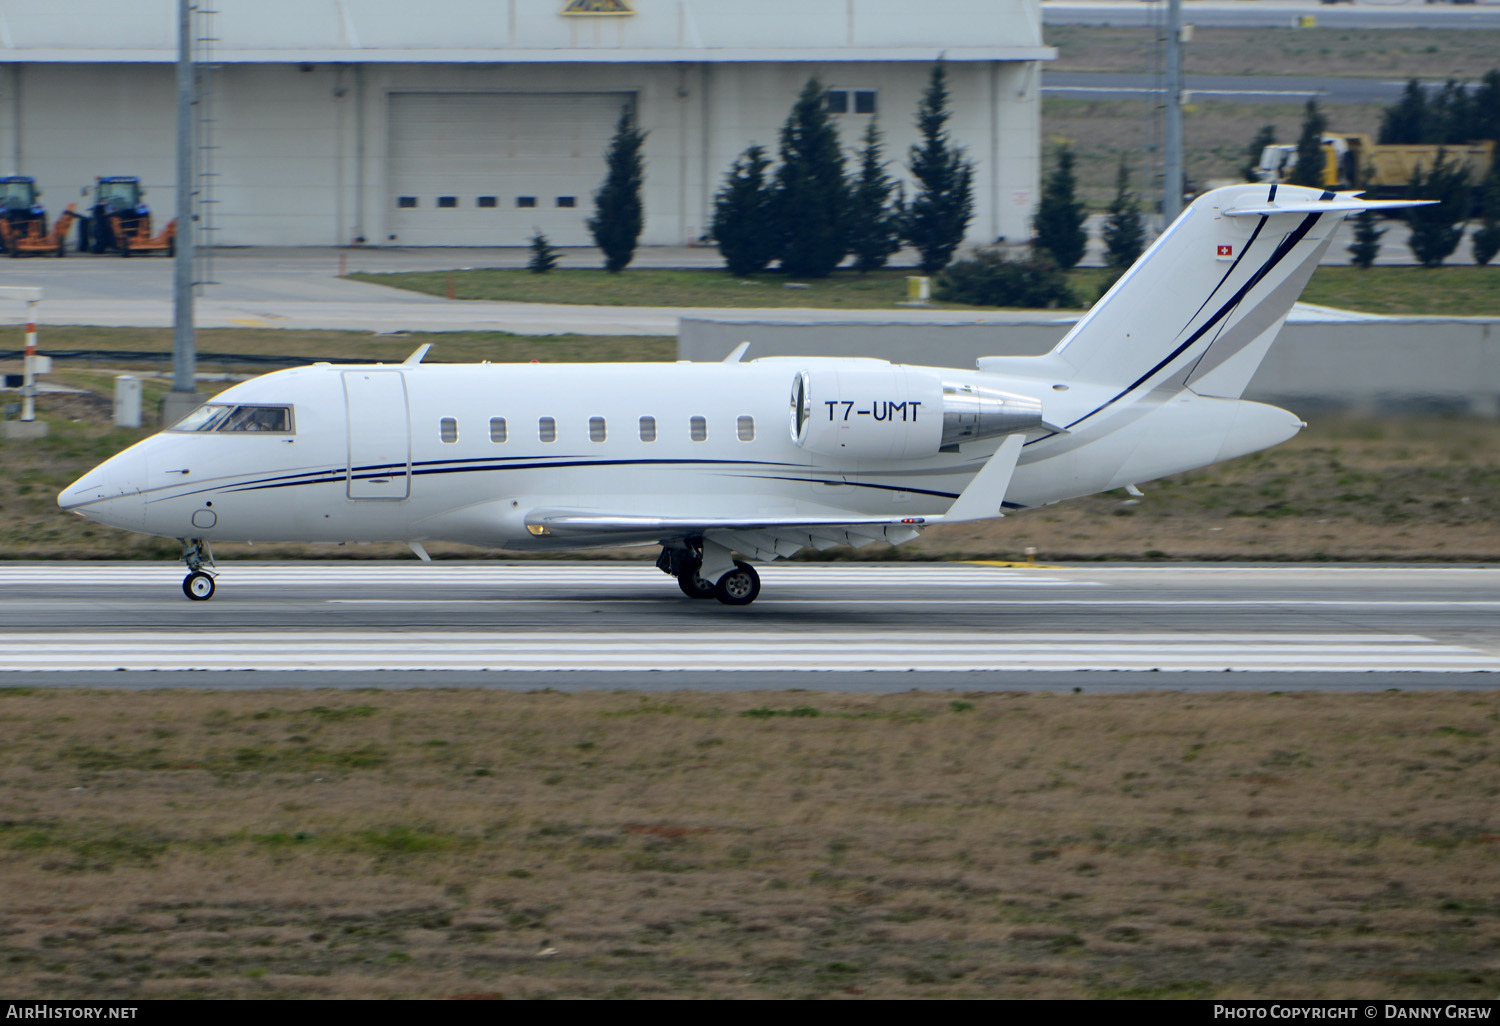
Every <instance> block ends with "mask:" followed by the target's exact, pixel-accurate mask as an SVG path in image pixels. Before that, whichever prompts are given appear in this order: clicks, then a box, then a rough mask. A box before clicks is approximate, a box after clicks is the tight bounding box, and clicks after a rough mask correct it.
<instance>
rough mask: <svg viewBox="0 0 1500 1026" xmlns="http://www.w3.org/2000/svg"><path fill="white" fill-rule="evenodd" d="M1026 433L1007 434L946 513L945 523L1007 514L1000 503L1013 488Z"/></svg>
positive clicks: (944, 516)
mask: <svg viewBox="0 0 1500 1026" xmlns="http://www.w3.org/2000/svg"><path fill="white" fill-rule="evenodd" d="M1025 441H1026V436H1025V435H1006V436H1005V441H1003V442H1001V443H1000V448H998V449H996V450H995V455H993V456H991V457H990V461H989V462H988V463H986V464H985V465H984V466H983V467H982V468H981V469H980V471H979V473H977V474H975V475H974V480H972V481H970V482H969V487H967V488H965V489H964V491H963V494H962V495H960V496H959V497H958V498H956V499H954V500H953V505H951V506H949V507H948V512H946V513H944V514H943V516H942V522H943V523H945V524H960V523H964V522H966V521H969V520H990V519H992V518H994V517H1000V516H1004V515H1005V514H1004V513H1002V512H1001V510H1000V506H1001V504H1002V503H1004V502H1005V492H1006V490H1007V489H1009V488H1010V479H1011V475H1012V474H1014V473H1015V472H1016V462H1017V461H1018V460H1019V459H1020V458H1021V444H1022V443H1023V442H1025Z"/></svg>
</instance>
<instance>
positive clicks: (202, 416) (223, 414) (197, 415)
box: [171, 403, 292, 435]
mask: <svg viewBox="0 0 1500 1026" xmlns="http://www.w3.org/2000/svg"><path fill="white" fill-rule="evenodd" d="M171 430H173V431H246V432H249V431H256V432H268V433H270V434H278V435H289V434H291V433H292V408H291V407H290V406H249V405H244V406H231V405H228V404H226V403H209V404H207V405H205V406H200V407H198V408H197V409H196V410H194V411H193V412H192V413H189V414H188V415H187V416H186V417H184V418H182V420H180V421H178V422H177V423H176V424H174V425H173V426H172V428H171Z"/></svg>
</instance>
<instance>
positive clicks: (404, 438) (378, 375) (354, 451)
mask: <svg viewBox="0 0 1500 1026" xmlns="http://www.w3.org/2000/svg"><path fill="white" fill-rule="evenodd" d="M343 377H344V399H345V402H346V403H347V408H348V415H349V416H348V422H349V468H348V474H349V498H351V499H404V498H406V497H407V496H408V495H410V494H411V416H410V413H409V412H408V410H407V406H406V380H405V378H404V377H403V376H402V374H401V372H400V371H398V370H361V371H344V375H343Z"/></svg>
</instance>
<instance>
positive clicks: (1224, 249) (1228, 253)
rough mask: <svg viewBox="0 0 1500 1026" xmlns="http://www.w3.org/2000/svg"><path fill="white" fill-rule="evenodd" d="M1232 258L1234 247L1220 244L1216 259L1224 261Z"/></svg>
mask: <svg viewBox="0 0 1500 1026" xmlns="http://www.w3.org/2000/svg"><path fill="white" fill-rule="evenodd" d="M1232 256H1234V246H1232V245H1229V244H1221V245H1220V246H1219V253H1218V257H1219V259H1220V260H1223V259H1226V258H1228V257H1232Z"/></svg>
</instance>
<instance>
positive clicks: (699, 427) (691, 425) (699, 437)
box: [688, 417, 708, 442]
mask: <svg viewBox="0 0 1500 1026" xmlns="http://www.w3.org/2000/svg"><path fill="white" fill-rule="evenodd" d="M688 431H689V433H691V434H692V436H693V441H695V442H702V441H704V440H705V439H707V438H708V421H706V420H704V419H703V418H702V417H694V418H693V419H692V420H690V421H688Z"/></svg>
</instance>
